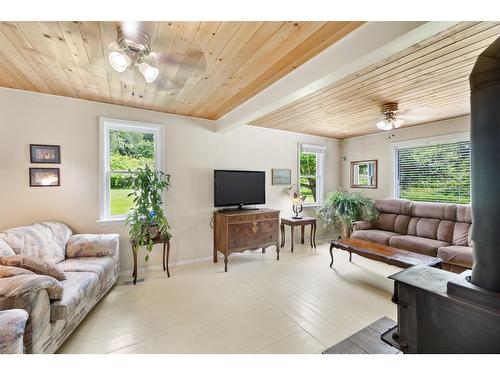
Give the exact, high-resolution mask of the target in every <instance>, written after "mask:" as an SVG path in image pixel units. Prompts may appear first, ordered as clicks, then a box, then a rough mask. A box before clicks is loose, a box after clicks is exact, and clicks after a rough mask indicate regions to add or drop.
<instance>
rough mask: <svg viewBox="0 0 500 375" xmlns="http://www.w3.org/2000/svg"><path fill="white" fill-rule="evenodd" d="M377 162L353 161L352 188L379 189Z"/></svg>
mask: <svg viewBox="0 0 500 375" xmlns="http://www.w3.org/2000/svg"><path fill="white" fill-rule="evenodd" d="M377 164H378V162H377V160H361V161H351V188H364V189H376V188H377V173H378V171H377V169H378V168H377Z"/></svg>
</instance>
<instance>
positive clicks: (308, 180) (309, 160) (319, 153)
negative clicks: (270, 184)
mask: <svg viewBox="0 0 500 375" xmlns="http://www.w3.org/2000/svg"><path fill="white" fill-rule="evenodd" d="M325 150H326V147H324V146H315V145H306V144H301V145H299V184H298V185H299V187H300V192H299V193H300V196H304V197H305V199H304V205H310V206H311V205H320V204H322V202H323V159H324V154H325Z"/></svg>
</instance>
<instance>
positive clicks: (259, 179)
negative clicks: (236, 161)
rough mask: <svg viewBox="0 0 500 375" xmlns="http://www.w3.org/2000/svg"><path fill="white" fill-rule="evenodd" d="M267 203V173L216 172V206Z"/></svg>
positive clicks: (240, 206) (239, 206) (218, 170)
mask: <svg viewBox="0 0 500 375" xmlns="http://www.w3.org/2000/svg"><path fill="white" fill-rule="evenodd" d="M265 203H266V172H263V171H231V170H220V169H216V170H214V206H215V207H231V206H238V208H239V209H241V208H242V207H243V206H245V205H253V204H265Z"/></svg>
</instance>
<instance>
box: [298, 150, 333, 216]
mask: <svg viewBox="0 0 500 375" xmlns="http://www.w3.org/2000/svg"><path fill="white" fill-rule="evenodd" d="M302 146H306V147H307V146H308V147H313V148H316V147H317V148H318V149H321V150H323V152H311V151H302ZM302 152H304V153H305V154H316V176H310V175H301V174H300V154H301V153H302ZM325 154H326V146H323V145H312V144H305V143H299V144H298V147H297V188H298V191H299V193H300V178H301V177H307V176H310V177H316V198H317V199H316V202H315V203H303V204H302V206H303V207H321V206H323V203H324V197H323V193H324V184H325V181H324V180H325V179H324V175H325Z"/></svg>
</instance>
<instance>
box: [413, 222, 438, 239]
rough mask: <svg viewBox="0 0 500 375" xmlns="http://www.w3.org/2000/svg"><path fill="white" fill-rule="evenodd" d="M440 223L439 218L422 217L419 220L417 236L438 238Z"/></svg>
mask: <svg viewBox="0 0 500 375" xmlns="http://www.w3.org/2000/svg"><path fill="white" fill-rule="evenodd" d="M439 223H440V220H438V219H427V218H420V220H418V222H417V236H418V237H425V238H430V239H433V240H436V239H437V232H438V227H439Z"/></svg>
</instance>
